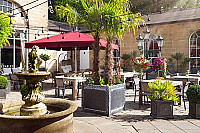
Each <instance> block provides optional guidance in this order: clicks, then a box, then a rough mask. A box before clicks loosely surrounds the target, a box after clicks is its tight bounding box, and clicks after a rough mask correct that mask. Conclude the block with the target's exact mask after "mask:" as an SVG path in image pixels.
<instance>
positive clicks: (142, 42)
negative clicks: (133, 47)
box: [136, 27, 164, 79]
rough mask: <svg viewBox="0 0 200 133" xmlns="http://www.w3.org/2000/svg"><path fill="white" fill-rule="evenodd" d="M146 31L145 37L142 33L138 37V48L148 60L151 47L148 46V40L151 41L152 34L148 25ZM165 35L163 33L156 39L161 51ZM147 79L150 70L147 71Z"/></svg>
mask: <svg viewBox="0 0 200 133" xmlns="http://www.w3.org/2000/svg"><path fill="white" fill-rule="evenodd" d="M143 33H144V38H143V37H142V35H141V33H140V34H139V36H138V37H137V38H136V40H137V44H138V49H139V50H140V52H141V53H142V54H143V55H144V57H145V58H146V59H147V60H148V58H149V48H148V41H149V36H150V30H149V29H148V27H146V30H144V31H143ZM163 40H164V39H163V37H162V36H161V35H159V36H158V38H157V39H156V41H157V44H158V47H159V51H161V47H162V46H163ZM146 79H148V72H147V71H146Z"/></svg>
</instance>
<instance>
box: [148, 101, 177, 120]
mask: <svg viewBox="0 0 200 133" xmlns="http://www.w3.org/2000/svg"><path fill="white" fill-rule="evenodd" d="M150 115H151V116H153V117H154V118H164V119H168V118H173V101H156V100H151V114H150Z"/></svg>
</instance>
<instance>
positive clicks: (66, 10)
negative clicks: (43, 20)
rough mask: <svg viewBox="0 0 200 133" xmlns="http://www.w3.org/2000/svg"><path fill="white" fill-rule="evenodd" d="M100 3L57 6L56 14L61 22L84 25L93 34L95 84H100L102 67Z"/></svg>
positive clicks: (78, 2)
mask: <svg viewBox="0 0 200 133" xmlns="http://www.w3.org/2000/svg"><path fill="white" fill-rule="evenodd" d="M100 4H101V2H100V1H97V0H96V2H95V3H94V2H92V1H91V0H81V1H77V5H79V6H77V5H75V6H73V5H72V6H70V5H69V3H68V4H66V5H65V6H63V5H61V6H56V12H57V14H58V16H59V17H60V19H61V20H63V18H66V22H67V23H69V24H70V25H71V24H73V26H74V25H78V24H79V23H84V25H85V26H86V27H87V28H88V29H89V30H90V31H93V32H92V36H93V37H94V39H95V41H94V43H93V57H94V60H93V70H94V72H95V74H96V76H97V78H96V80H95V84H99V79H100V78H99V77H100V67H99V51H100V47H99V39H100V34H101V31H102V23H101V14H102V13H101V9H100V7H101V6H99V5H100ZM80 5H81V6H80Z"/></svg>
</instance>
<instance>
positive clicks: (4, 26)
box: [0, 11, 13, 48]
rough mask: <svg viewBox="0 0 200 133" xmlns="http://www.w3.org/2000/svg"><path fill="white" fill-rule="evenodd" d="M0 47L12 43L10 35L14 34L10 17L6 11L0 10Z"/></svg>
mask: <svg viewBox="0 0 200 133" xmlns="http://www.w3.org/2000/svg"><path fill="white" fill-rule="evenodd" d="M0 20H1V21H0V47H1V48H3V46H7V45H10V43H9V41H8V39H7V38H8V37H9V36H12V33H13V28H12V26H11V25H10V17H8V15H7V14H6V13H3V12H2V11H0Z"/></svg>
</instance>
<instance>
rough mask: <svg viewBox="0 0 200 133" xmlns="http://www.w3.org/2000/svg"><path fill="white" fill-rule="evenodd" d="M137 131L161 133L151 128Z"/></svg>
mask: <svg viewBox="0 0 200 133" xmlns="http://www.w3.org/2000/svg"><path fill="white" fill-rule="evenodd" d="M138 133H161V132H160V131H159V130H153V129H140V130H138Z"/></svg>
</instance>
